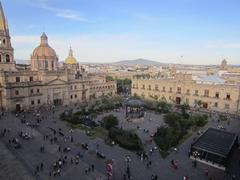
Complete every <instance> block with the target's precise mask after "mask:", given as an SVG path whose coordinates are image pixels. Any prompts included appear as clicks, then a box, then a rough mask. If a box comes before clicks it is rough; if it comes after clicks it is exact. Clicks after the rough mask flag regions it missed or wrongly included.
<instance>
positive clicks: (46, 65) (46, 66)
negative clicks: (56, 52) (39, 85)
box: [45, 60, 48, 68]
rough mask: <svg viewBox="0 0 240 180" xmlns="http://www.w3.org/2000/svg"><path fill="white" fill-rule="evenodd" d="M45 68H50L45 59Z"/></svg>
mask: <svg viewBox="0 0 240 180" xmlns="http://www.w3.org/2000/svg"><path fill="white" fill-rule="evenodd" d="M45 68H48V61H47V60H46V61H45Z"/></svg>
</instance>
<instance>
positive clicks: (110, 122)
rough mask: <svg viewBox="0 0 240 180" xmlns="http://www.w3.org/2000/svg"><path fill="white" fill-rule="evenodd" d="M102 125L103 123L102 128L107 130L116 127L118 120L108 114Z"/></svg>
mask: <svg viewBox="0 0 240 180" xmlns="http://www.w3.org/2000/svg"><path fill="white" fill-rule="evenodd" d="M103 123H104V127H105V128H106V129H108V130H109V129H111V128H113V127H116V126H117V125H118V118H117V117H116V116H114V115H112V114H110V115H108V116H105V117H104V118H103Z"/></svg>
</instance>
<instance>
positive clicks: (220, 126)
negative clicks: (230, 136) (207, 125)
mask: <svg viewBox="0 0 240 180" xmlns="http://www.w3.org/2000/svg"><path fill="white" fill-rule="evenodd" d="M217 127H218V129H223V130H225V129H226V128H225V127H223V126H222V125H218V126H217Z"/></svg>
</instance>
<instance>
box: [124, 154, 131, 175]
mask: <svg viewBox="0 0 240 180" xmlns="http://www.w3.org/2000/svg"><path fill="white" fill-rule="evenodd" d="M125 161H126V162H127V171H126V172H127V175H128V178H129V177H130V176H131V172H130V166H129V163H130V162H131V158H130V156H126V157H125Z"/></svg>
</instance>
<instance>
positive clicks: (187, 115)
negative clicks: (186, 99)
mask: <svg viewBox="0 0 240 180" xmlns="http://www.w3.org/2000/svg"><path fill="white" fill-rule="evenodd" d="M189 109H190V106H189V105H188V104H187V103H184V104H183V105H181V111H182V116H183V118H185V119H188V118H189V114H188V113H187V110H189Z"/></svg>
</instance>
